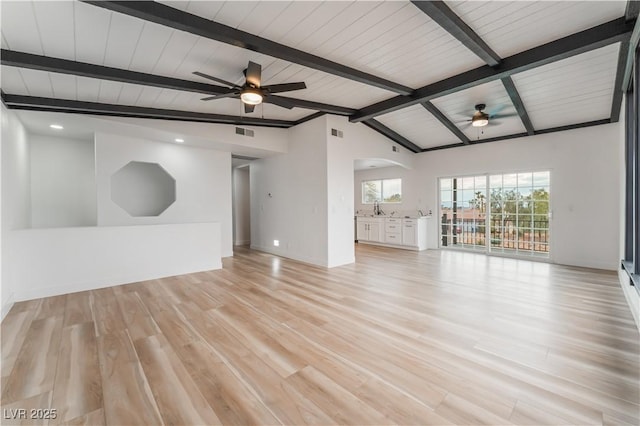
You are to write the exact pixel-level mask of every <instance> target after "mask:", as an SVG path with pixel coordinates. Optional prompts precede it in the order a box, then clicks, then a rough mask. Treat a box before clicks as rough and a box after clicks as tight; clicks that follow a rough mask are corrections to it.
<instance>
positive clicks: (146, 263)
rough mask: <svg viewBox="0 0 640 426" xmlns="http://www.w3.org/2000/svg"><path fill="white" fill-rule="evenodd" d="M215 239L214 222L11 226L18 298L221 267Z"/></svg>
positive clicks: (218, 225) (55, 293)
mask: <svg viewBox="0 0 640 426" xmlns="http://www.w3.org/2000/svg"><path fill="white" fill-rule="evenodd" d="M219 240H220V224H218V223H186V224H175V225H152V226H110V227H75V228H49V229H26V230H20V231H14V232H13V235H12V253H11V259H10V260H11V262H12V264H13V269H14V273H15V275H16V277H19V280H20V286H19V288H18V289H17V290H16V300H29V299H34V298H40V297H47V296H53V295H58V294H66V293H73V292H76V291H83V290H89V289H95V288H100V287H106V286H113V285H118V284H125V283H130V282H136V281H144V280H151V279H155V278H161V277H167V276H174V275H180V274H187V273H193V272H199V271H207V270H211V269H220V268H221V267H222V264H221V262H220V246H219V244H218V243H217V242H218V241H219Z"/></svg>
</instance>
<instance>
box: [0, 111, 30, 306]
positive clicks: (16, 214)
mask: <svg viewBox="0 0 640 426" xmlns="http://www.w3.org/2000/svg"><path fill="white" fill-rule="evenodd" d="M1 116H2V117H1V120H2V143H1V144H0V159H1V161H2V166H1V172H2V186H1V193H0V198H1V199H2V206H1V208H2V225H1V231H2V235H1V240H2V241H1V247H2V248H1V250H2V252H1V253H2V259H1V262H0V263H1V265H2V266H1V277H2V283H1V286H0V287H1V289H2V294H1V295H0V299H1V300H2V317H3V318H4V316H5V315H6V313H7V312H9V309H11V306H12V304H13V302H14V301H15V292H16V289H17V288H18V283H17V282H15V281H14V280H13V279H12V276H13V271H12V265H11V262H10V261H9V255H10V254H11V252H12V250H13V247H11V243H10V237H11V234H12V233H13V232H14V230H16V229H24V228H29V227H30V226H31V197H30V196H29V186H30V177H31V176H30V175H31V174H30V170H29V169H30V161H29V140H28V138H27V132H26V131H25V129H24V127H23V126H22V123H21V122H20V121H19V120H18V118H17V117H16V115H15V113H13V112H12V111H9V110H7V109H6V108H5V106H4V104H2V110H1Z"/></svg>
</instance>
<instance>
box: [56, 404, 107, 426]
mask: <svg viewBox="0 0 640 426" xmlns="http://www.w3.org/2000/svg"><path fill="white" fill-rule="evenodd" d="M63 425H65V426H104V425H105V419H104V410H103V409H102V408H100V409H99V410H95V411H92V412H90V413H88V414H85V415H84V416H80V417H76V418H75V419H71V420H69V421H66V422H64V423H63Z"/></svg>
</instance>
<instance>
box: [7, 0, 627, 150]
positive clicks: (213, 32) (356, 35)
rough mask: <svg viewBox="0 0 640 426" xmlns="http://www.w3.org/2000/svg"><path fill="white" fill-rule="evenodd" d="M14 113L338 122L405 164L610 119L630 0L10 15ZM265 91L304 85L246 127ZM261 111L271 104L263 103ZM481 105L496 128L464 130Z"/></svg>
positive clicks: (198, 5)
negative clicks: (250, 79)
mask: <svg viewBox="0 0 640 426" xmlns="http://www.w3.org/2000/svg"><path fill="white" fill-rule="evenodd" d="M0 7H1V8H2V10H1V12H2V21H1V32H2V49H3V50H2V92H3V93H2V95H3V101H4V102H5V104H6V105H7V106H8V107H9V108H17V109H31V110H45V111H58V112H82V113H93V114H101V115H112V116H123V117H137V118H141V117H142V118H144V117H149V118H153V119H162V118H166V119H173V120H175V119H180V120H186V121H203V122H213V123H235V124H251V125H258V126H260V125H264V126H272V127H290V126H293V125H295V124H297V123H300V122H302V121H304V120H306V119H309V118H311V117H315V116H317V115H318V114H319V113H320V114H321V113H334V114H340V115H347V116H349V117H350V120H351V121H353V122H362V123H363V124H366V125H368V126H369V127H372V128H374V129H376V130H377V131H379V132H381V133H383V134H385V135H386V136H387V137H389V138H390V139H392V140H393V141H394V142H396V143H400V144H402V145H405V147H407V148H409V149H411V150H413V151H416V152H418V151H421V150H431V149H441V148H443V147H452V146H460V145H465V144H472V143H478V142H484V141H492V140H499V139H503V138H510V137H514V135H527V134H529V135H531V134H535V133H537V132H548V131H554V130H561V129H566V128H572V127H579V126H586V125H597V124H603V123H607V122H610V121H612V120H613V121H617V119H618V114H619V109H620V100H621V98H620V94H621V93H622V90H623V89H624V88H625V87H626V84H628V78H625V75H624V69H625V66H626V61H627V51H628V46H629V40H630V39H631V37H636V38H637V33H638V25H636V17H637V4H635V3H633V2H627V1H602V2H598V1H555V2H554V1H544V2H530V1H514V2H503V1H499V2H498V1H495V2H494V1H446V2H433V3H432V2H404V1H389V2H378V1H367V2H350V1H323V2H316V1H263V2H256V1H227V2H215V1H178V2H176V1H169V2H112V1H95V2H93V1H86V2H81V1H7V0H3V1H2V2H1V3H0ZM249 61H253V62H256V63H258V64H261V65H262V84H263V85H272V84H281V83H288V82H296V81H304V82H305V83H306V86H307V88H306V89H304V90H296V91H292V92H286V93H278V96H282V97H284V98H289V100H290V102H292V103H293V105H295V106H294V107H293V108H292V109H287V108H283V107H280V106H277V105H274V104H271V103H263V104H261V105H259V106H258V107H256V108H255V111H254V112H253V113H245V112H244V109H243V105H242V103H241V101H240V100H239V99H237V98H236V99H234V98H223V99H216V100H212V101H208V102H205V101H202V100H200V99H201V98H203V97H206V96H210V95H212V94H219V93H227V92H229V89H228V88H227V87H225V86H223V85H221V84H220V83H218V82H213V81H211V80H209V79H205V78H202V77H198V76H196V75H194V74H193V72H194V71H200V72H203V73H205V74H208V75H212V76H215V77H217V78H220V79H222V80H226V81H229V82H231V83H233V84H236V85H241V84H242V83H243V82H244V76H243V70H244V69H245V68H246V67H247V63H248V62H249ZM268 99H269V98H268V97H267V100H268ZM476 104H486V109H485V112H487V113H496V114H499V115H502V116H504V117H503V118H499V119H498V118H496V119H494V120H490V123H489V125H488V126H486V127H482V128H476V127H472V126H471V125H470V122H469V120H470V118H471V116H472V115H473V113H474V106H475V105H476Z"/></svg>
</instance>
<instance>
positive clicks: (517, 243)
mask: <svg viewBox="0 0 640 426" xmlns="http://www.w3.org/2000/svg"><path fill="white" fill-rule="evenodd" d="M439 189H440V212H439V213H440V214H439V218H440V227H439V228H440V246H441V247H443V248H462V249H471V250H481V251H487V252H491V253H500V254H509V255H515V256H538V257H548V256H549V238H550V226H549V218H550V212H551V210H550V206H549V195H550V190H551V181H550V173H549V171H539V172H522V173H505V174H491V175H479V176H461V177H452V178H441V179H440V181H439Z"/></svg>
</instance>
